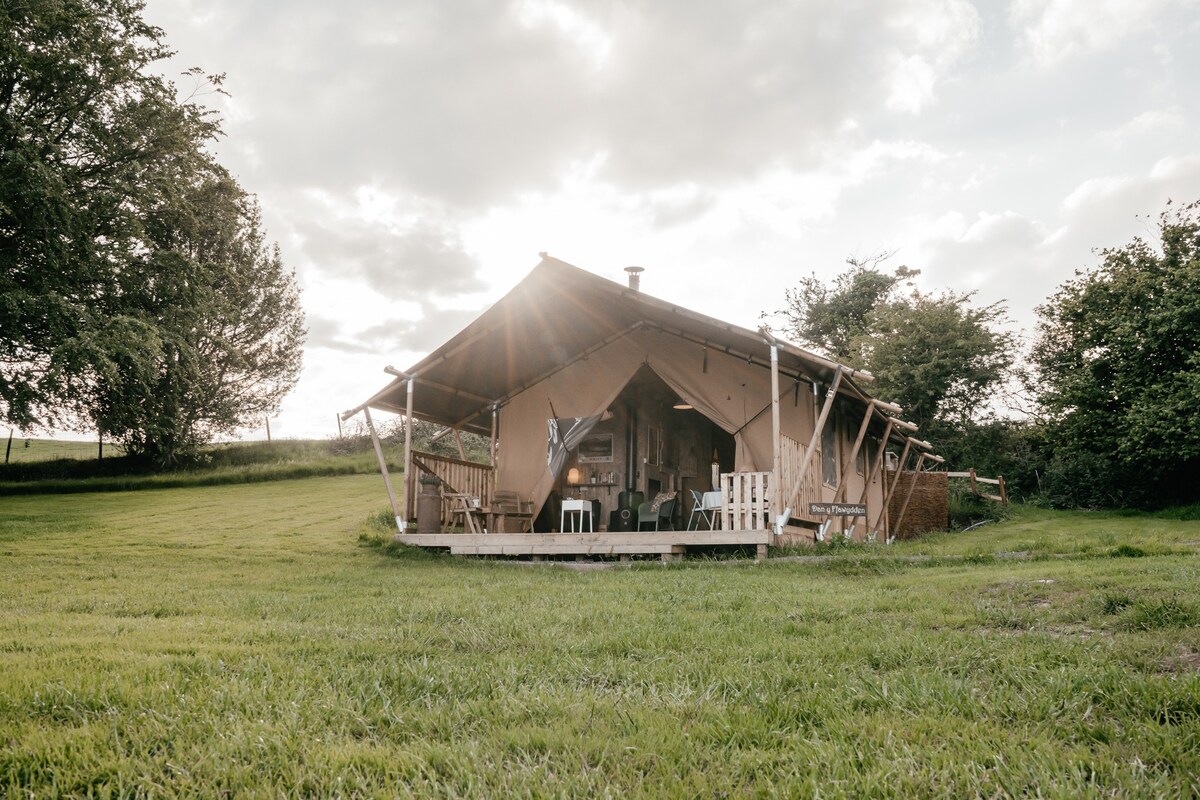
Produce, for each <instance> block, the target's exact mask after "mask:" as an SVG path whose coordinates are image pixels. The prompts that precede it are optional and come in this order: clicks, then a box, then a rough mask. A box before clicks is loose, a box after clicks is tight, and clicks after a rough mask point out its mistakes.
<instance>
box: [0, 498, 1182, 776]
mask: <svg viewBox="0 0 1200 800" xmlns="http://www.w3.org/2000/svg"><path fill="white" fill-rule="evenodd" d="M380 498H381V485H380V481H379V478H378V477H377V476H348V477H338V478H313V479H307V480H298V481H283V482H276V483H262V484H249V485H238V486H218V487H206V488H193V489H163V490H156V491H144V492H124V493H115V494H72V495H62V496H50V495H46V496H25V497H8V498H0V574H2V575H3V578H2V579H0V608H2V609H3V611H2V612H0V794H7V796H11V797H26V796H53V795H75V796H87V795H89V794H90V795H94V796H106V795H112V796H122V795H124V796H151V795H153V796H204V797H209V796H215V795H222V794H224V795H236V796H264V797H265V796H272V797H277V796H280V795H284V796H334V795H343V796H379V797H390V796H420V797H428V796H487V797H495V796H503V795H524V796H575V797H604V796H612V797H674V796H683V797H691V796H701V797H709V796H775V795H782V796H859V797H861V796H879V797H912V796H946V797H967V796H975V795H983V796H989V797H990V796H1024V795H1034V794H1041V795H1044V796H1060V797H1078V796H1139V797H1154V796H1162V797H1180V796H1194V795H1196V794H1197V793H1200V777H1198V776H1200V627H1198V625H1200V599H1198V597H1197V587H1200V557H1198V556H1197V552H1196V551H1197V547H1196V545H1195V543H1196V542H1197V541H1200V523H1196V522H1190V523H1187V522H1180V523H1170V526H1172V527H1171V532H1170V533H1169V536H1170V537H1171V541H1170V542H1169V543H1168V544H1166V545H1164V546H1163V547H1162V548H1161V549H1159V550H1157V551H1155V550H1153V549H1148V548H1147V547H1146V545H1147V542H1146V540H1145V536H1146V534H1145V531H1146V529H1147V528H1146V526H1147V525H1151V528H1153V525H1155V524H1157V521H1149V522H1148V521H1147V520H1145V519H1141V518H1136V517H1130V518H1105V519H1104V521H1103V525H1102V526H1099V527H1097V529H1096V532H1095V533H1094V534H1089V533H1088V530H1089V528H1088V524H1087V522H1086V520H1088V519H1094V518H1089V517H1087V516H1084V515H1071V514H1049V513H1044V512H1036V513H1031V514H1025V515H1022V516H1021V517H1019V518H1018V519H1017V520H1015V521H1013V522H1009V523H1004V524H1003V525H998V526H994V527H992V526H987V527H985V528H982V529H980V530H978V531H974V532H972V533H971V534H967V535H965V536H958V537H951V536H947V537H942V538H939V539H935V540H933V541H932V542H930V543H926V544H924V545H920V544H911V545H909V544H906V545H903V546H901V547H896V548H895V549H893V550H884V549H883V548H880V549H878V550H874V551H865V552H859V551H851V552H847V553H841V554H835V555H831V556H830V557H829V558H826V559H823V560H821V561H819V562H817V563H796V562H778V561H777V562H775V563H767V564H765V565H755V564H753V563H747V564H734V565H730V564H729V563H720V562H687V563H684V564H683V565H681V566H670V567H664V566H661V565H659V564H657V563H647V564H644V565H639V566H636V567H634V568H633V569H616V570H611V571H598V572H574V571H568V570H565V569H558V568H553V567H550V568H546V567H522V566H514V565H511V564H507V563H498V562H488V561H474V560H458V559H452V558H449V557H437V556H429V555H427V554H423V553H411V552H408V551H405V550H402V549H397V548H395V547H386V546H378V545H377V544H375V543H373V539H382V538H383V537H382V534H381V533H380V532H377V531H375V530H374V529H373V528H371V527H370V525H368V524H367V523H366V522H365V520H366V517H367V516H368V513H369V512H374V511H377V510H378V509H379V507H380ZM1081 519H1082V520H1084V522H1080V520H1081ZM1174 526H1178V528H1176V527H1174ZM989 528H990V530H989ZM1062 531H1067V532H1069V536H1070V537H1071V538H1068V539H1062V538H1061V536H1060V534H1061V533H1062ZM1089 536H1091V540H1089ZM360 537H363V538H360ZM1056 537H1059V538H1058V540H1059V541H1067V542H1069V543H1071V544H1070V546H1068V547H1065V548H1058V550H1054V548H1051V551H1055V552H1068V553H1071V555H1070V556H1069V557H1054V556H1048V555H1045V552H1044V551H1043V550H1042V549H1041V548H1037V547H1033V548H1018V547H1017V546H1016V545H1017V544H1020V542H1039V541H1047V542H1053V541H1056ZM1092 540H1094V541H1092ZM1138 542H1140V543H1141V544H1137V543H1138ZM1122 544H1136V546H1137V549H1136V550H1134V549H1129V548H1126V549H1120V546H1121V545H1122ZM1151 544H1152V543H1151ZM922 547H924V548H925V549H926V550H928V551H930V552H932V553H933V554H934V555H935V556H951V555H963V556H968V557H967V558H958V559H951V558H941V557H935V558H932V559H930V560H923V561H922V560H918V561H914V560H910V559H911V556H913V555H914V554H918V550H920V549H921V548H922ZM1012 549H1028V550H1031V551H1032V552H1031V555H1032V556H1033V557H1032V558H1029V559H1024V560H1018V559H999V560H996V559H993V558H991V557H990V554H991V553H994V552H995V551H996V550H1012ZM1114 551H1115V552H1118V553H1126V554H1136V553H1137V552H1149V553H1151V554H1149V555H1146V556H1144V557H1140V558H1134V557H1113V556H1112V555H1110V553H1112V552H1114ZM1154 553H1158V554H1154Z"/></svg>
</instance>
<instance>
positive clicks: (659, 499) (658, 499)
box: [650, 492, 675, 514]
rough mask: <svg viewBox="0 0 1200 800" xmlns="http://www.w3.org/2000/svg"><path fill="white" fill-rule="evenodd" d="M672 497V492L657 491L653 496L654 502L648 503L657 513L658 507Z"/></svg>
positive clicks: (673, 495) (673, 497)
mask: <svg viewBox="0 0 1200 800" xmlns="http://www.w3.org/2000/svg"><path fill="white" fill-rule="evenodd" d="M674 499H675V493H674V492H659V493H658V494H656V495H655V496H654V502H653V503H651V504H650V510H651V511H653V512H654V513H656V514H657V513H658V509H659V507H660V506H662V504H663V503H665V502H667V501H668V500H674Z"/></svg>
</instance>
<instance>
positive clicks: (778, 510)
mask: <svg viewBox="0 0 1200 800" xmlns="http://www.w3.org/2000/svg"><path fill="white" fill-rule="evenodd" d="M780 433H781V431H780V425H779V345H777V344H774V343H772V345H771V447H772V452H771V464H772V466H771V511H770V514H771V518H772V521H773V520H774V518H775V517H778V516H779V515H780V514H782V513H783V511H784V507H783V503H784V500H783V486H782V485H781V484H782V483H783V441H782V440H781V439H780ZM783 524H784V525H786V524H787V520H786V519H785V520H784V521H783ZM774 527H775V526H774V525H772V526H771V529H772V530H774ZM780 530H782V528H781V529H780ZM763 549H764V550H765V549H766V548H765V546H764V547H763ZM760 555H761V557H762V558H765V557H766V553H762V554H760Z"/></svg>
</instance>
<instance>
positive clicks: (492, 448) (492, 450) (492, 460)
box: [488, 405, 500, 469]
mask: <svg viewBox="0 0 1200 800" xmlns="http://www.w3.org/2000/svg"><path fill="white" fill-rule="evenodd" d="M499 414H500V409H498V408H496V406H495V405H493V406H492V441H491V442H490V444H489V445H488V464H490V465H491V467H492V469H495V468H496V429H497V428H498V427H499V420H498V419H497V417H498V416H499Z"/></svg>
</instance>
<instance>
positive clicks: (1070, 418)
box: [1031, 202, 1200, 505]
mask: <svg viewBox="0 0 1200 800" xmlns="http://www.w3.org/2000/svg"><path fill="white" fill-rule="evenodd" d="M1158 234H1159V239H1160V242H1159V244H1158V247H1154V246H1152V245H1151V244H1149V243H1147V242H1146V241H1144V240H1143V239H1141V238H1135V239H1134V240H1133V241H1132V242H1130V243H1129V244H1127V245H1125V246H1124V247H1119V248H1115V249H1108V250H1103V251H1101V253H1100V255H1101V257H1102V261H1101V263H1100V266H1099V267H1098V268H1096V269H1094V270H1090V271H1087V272H1077V273H1076V277H1075V279H1074V280H1070V281H1067V282H1066V283H1064V284H1063V285H1062V286H1061V287H1059V289H1058V291H1057V292H1056V293H1055V294H1054V295H1053V296H1052V297H1051V298H1050V299H1049V300H1048V301H1047V302H1046V303H1045V304H1044V305H1042V306H1040V307H1039V308H1038V313H1039V315H1040V317H1041V320H1040V322H1039V325H1038V338H1037V340H1036V342H1035V344H1034V347H1033V350H1032V356H1031V358H1032V361H1033V364H1034V365H1035V368H1036V370H1037V376H1038V378H1039V394H1038V402H1039V405H1040V407H1041V409H1042V411H1043V413H1044V414H1045V415H1046V418H1047V424H1048V426H1049V428H1050V431H1051V440H1052V441H1054V442H1056V443H1057V446H1056V449H1055V456H1054V458H1055V464H1054V472H1053V474H1052V475H1051V476H1049V477H1050V478H1051V479H1052V482H1053V483H1054V486H1053V489H1054V492H1055V497H1056V498H1057V499H1058V501H1059V502H1061V503H1064V504H1067V503H1070V504H1075V505H1119V504H1145V505H1148V504H1165V503H1170V502H1177V501H1179V502H1182V501H1189V500H1194V499H1196V498H1197V497H1200V491H1198V490H1197V488H1196V487H1197V483H1196V479H1195V476H1196V470H1197V468H1200V406H1198V405H1197V398H1200V202H1194V203H1191V204H1190V205H1187V206H1184V207H1182V208H1178V209H1173V208H1171V207H1170V205H1168V208H1167V210H1165V211H1164V212H1163V213H1162V214H1161V215H1160V217H1159V224H1158Z"/></svg>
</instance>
